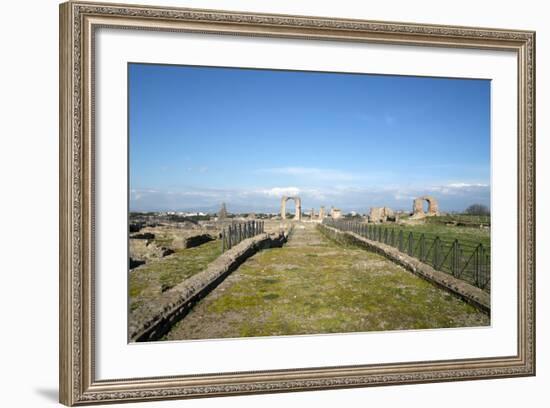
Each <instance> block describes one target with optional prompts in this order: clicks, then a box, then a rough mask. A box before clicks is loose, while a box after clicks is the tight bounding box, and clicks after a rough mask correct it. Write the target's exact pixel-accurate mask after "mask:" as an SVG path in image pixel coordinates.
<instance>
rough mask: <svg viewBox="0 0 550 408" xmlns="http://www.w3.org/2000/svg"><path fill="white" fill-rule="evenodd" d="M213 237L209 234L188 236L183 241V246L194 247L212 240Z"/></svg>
mask: <svg viewBox="0 0 550 408" xmlns="http://www.w3.org/2000/svg"><path fill="white" fill-rule="evenodd" d="M213 239H214V238H213V237H212V235H210V234H198V235H193V236H191V237H188V238H187V239H186V240H185V242H184V248H194V247H196V246H199V245H202V244H205V243H207V242H209V241H212V240H213Z"/></svg>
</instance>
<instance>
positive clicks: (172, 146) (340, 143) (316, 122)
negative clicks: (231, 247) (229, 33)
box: [128, 64, 490, 212]
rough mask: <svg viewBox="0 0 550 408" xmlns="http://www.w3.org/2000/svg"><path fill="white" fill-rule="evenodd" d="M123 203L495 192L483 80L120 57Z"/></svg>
mask: <svg viewBox="0 0 550 408" xmlns="http://www.w3.org/2000/svg"><path fill="white" fill-rule="evenodd" d="M128 72H129V139H130V209H131V210H135V211H146V210H147V211H149V210H203V211H204V210H206V211H213V210H215V209H217V208H219V205H220V203H221V202H222V201H224V202H226V205H227V207H228V210H229V211H257V212H259V211H276V210H277V209H278V206H279V199H280V197H281V196H282V195H300V197H301V198H302V206H303V208H304V209H309V208H312V207H315V208H318V207H319V206H320V205H324V206H326V207H330V206H335V207H339V208H342V209H343V210H345V211H351V210H356V211H361V212H363V211H367V210H368V208H369V207H372V206H382V205H386V206H390V207H393V208H395V209H410V208H411V207H412V199H413V198H414V197H416V196H418V195H421V194H431V195H434V196H435V197H437V198H439V201H440V207H441V209H442V210H444V211H445V210H446V211H460V210H463V209H464V208H465V207H467V206H468V205H469V204H472V203H482V204H486V205H489V204H490V186H489V183H490V81H489V80H471V79H445V78H423V77H404V76H384V75H365V74H341V73H316V72H296V71H275V70H253V69H235V68H206V67H186V66H168V65H148V64H130V65H129V70H128Z"/></svg>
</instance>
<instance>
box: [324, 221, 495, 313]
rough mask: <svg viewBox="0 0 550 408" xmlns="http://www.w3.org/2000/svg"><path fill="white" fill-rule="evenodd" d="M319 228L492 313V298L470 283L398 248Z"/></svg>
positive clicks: (331, 229)
mask: <svg viewBox="0 0 550 408" xmlns="http://www.w3.org/2000/svg"><path fill="white" fill-rule="evenodd" d="M318 228H320V229H321V231H322V232H323V233H325V234H327V235H328V236H329V237H331V238H334V239H336V240H340V241H342V242H346V243H349V244H352V245H357V246H360V247H363V248H365V249H367V250H369V251H372V252H376V253H378V254H380V255H383V256H384V257H386V258H388V259H389V260H391V261H393V262H395V263H397V264H398V265H401V266H402V267H404V268H405V269H407V270H409V271H411V272H413V273H414V274H416V275H418V276H420V277H421V278H423V279H426V280H427V281H429V282H431V283H433V284H435V285H437V286H439V287H440V288H442V289H445V290H447V291H449V292H451V293H453V294H454V295H456V296H458V297H460V298H461V299H463V300H464V301H466V302H468V303H470V304H471V305H473V306H475V307H476V308H478V309H479V310H481V311H483V312H485V313H487V314H490V312H491V296H490V295H489V294H488V293H487V292H485V291H483V290H482V289H479V288H477V287H475V286H473V285H470V284H469V283H467V282H464V281H463V280H460V279H457V278H455V277H454V276H452V275H449V274H447V273H445V272H441V271H437V270H435V269H434V268H432V267H431V266H430V265H427V264H425V263H423V262H420V261H419V260H418V259H416V258H413V257H411V256H409V255H407V254H404V253H402V252H400V251H399V250H398V249H397V248H394V247H392V246H390V245H386V244H383V243H381V242H377V241H372V240H370V239H368V238H365V237H362V236H360V235H357V234H355V233H353V232H349V231H340V230H337V229H335V228H332V227H329V226H326V225H320V226H319V227H318Z"/></svg>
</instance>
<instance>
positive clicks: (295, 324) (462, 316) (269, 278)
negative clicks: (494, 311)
mask: <svg viewBox="0 0 550 408" xmlns="http://www.w3.org/2000/svg"><path fill="white" fill-rule="evenodd" d="M308 228H309V227H308ZM300 240H305V241H306V242H305V244H304V245H292V242H296V241H300ZM488 324H489V317H488V316H486V315H485V314H483V313H481V312H479V311H478V310H476V309H475V308H474V307H472V306H471V305H469V304H467V303H465V302H463V301H462V300H459V299H458V298H455V297H454V296H452V295H451V294H449V293H447V292H445V291H443V290H441V289H439V288H437V287H435V286H433V285H432V284H430V283H428V282H426V281H425V280H423V279H421V278H419V277H417V276H416V275H413V274H412V273H410V272H408V271H406V270H404V269H403V268H402V267H400V266H398V265H396V264H394V263H392V262H391V261H389V260H387V259H385V258H383V257H382V256H380V255H377V254H374V253H370V252H368V251H365V250H363V249H359V248H354V247H347V246H340V245H338V244H337V243H335V242H332V241H330V240H328V239H326V238H325V237H323V236H321V234H319V232H318V231H316V230H315V229H314V228H309V229H307V230H306V231H300V230H298V231H295V233H294V237H293V239H292V240H291V242H290V243H289V244H288V245H287V246H285V247H283V248H273V249H268V250H264V251H262V252H260V253H258V254H256V255H254V256H253V257H251V258H250V259H249V260H247V261H246V262H245V263H244V264H243V265H241V267H240V268H239V269H238V270H237V271H235V272H234V273H233V274H232V275H230V276H229V277H228V278H227V279H226V280H225V281H224V282H223V283H222V284H221V285H220V286H218V288H216V289H215V290H214V291H213V292H212V293H211V294H210V295H208V296H207V297H206V298H205V299H203V300H202V301H201V302H200V303H199V304H197V305H196V306H195V308H194V309H193V310H192V311H191V313H190V314H189V315H188V316H187V317H186V318H184V319H183V320H182V321H180V322H179V323H178V324H176V325H175V326H174V328H173V329H172V331H171V332H170V333H168V335H167V336H166V339H174V340H175V339H197V338H223V337H250V336H275V335H295V334H314V333H343V332H357V331H373V330H397V329H428V328H444V327H445V328H448V327H464V326H483V325H488Z"/></svg>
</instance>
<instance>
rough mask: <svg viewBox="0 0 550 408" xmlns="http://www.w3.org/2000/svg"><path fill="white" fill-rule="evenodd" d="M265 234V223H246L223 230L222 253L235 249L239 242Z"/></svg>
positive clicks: (229, 226)
mask: <svg viewBox="0 0 550 408" xmlns="http://www.w3.org/2000/svg"><path fill="white" fill-rule="evenodd" d="M263 232H264V221H245V222H237V223H234V224H231V225H227V226H225V227H223V228H222V232H221V241H222V252H225V251H227V250H228V249H231V248H233V247H234V246H235V245H237V244H238V243H239V242H241V241H243V240H245V239H247V238H251V237H253V236H255V235H258V234H261V233H263Z"/></svg>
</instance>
